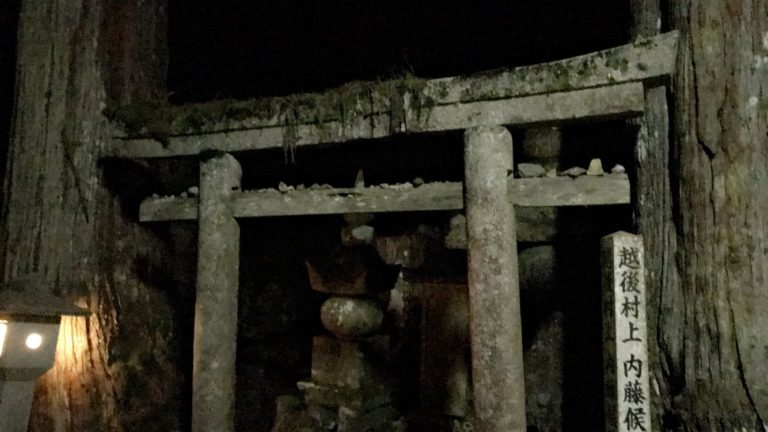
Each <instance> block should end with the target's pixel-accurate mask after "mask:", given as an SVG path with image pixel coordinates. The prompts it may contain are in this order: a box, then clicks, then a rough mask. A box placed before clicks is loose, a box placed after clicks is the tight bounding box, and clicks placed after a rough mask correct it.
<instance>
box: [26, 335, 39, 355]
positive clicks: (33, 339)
mask: <svg viewBox="0 0 768 432" xmlns="http://www.w3.org/2000/svg"><path fill="white" fill-rule="evenodd" d="M24 343H25V344H26V345H27V348H29V349H31V350H33V351H34V350H37V349H38V348H40V346H41V345H42V344H43V337H42V336H40V334H39V333H30V334H29V335H28V336H27V339H26V340H25V341H24Z"/></svg>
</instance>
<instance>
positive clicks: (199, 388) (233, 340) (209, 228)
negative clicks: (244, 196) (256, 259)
mask: <svg viewBox="0 0 768 432" xmlns="http://www.w3.org/2000/svg"><path fill="white" fill-rule="evenodd" d="M241 174H242V172H241V168H240V164H239V163H238V162H237V160H236V159H235V158H234V157H233V156H232V155H230V154H226V153H218V154H215V155H213V156H211V157H209V158H208V159H204V160H202V161H201V162H200V203H199V207H198V209H199V210H198V212H199V214H198V239H197V242H198V248H197V251H198V252H197V297H196V301H195V341H194V356H193V368H192V375H193V378H192V432H234V430H235V422H234V418H235V377H236V369H235V361H236V352H237V292H238V284H239V280H238V279H239V267H240V226H239V225H238V223H237V220H235V217H234V214H233V213H232V205H231V203H232V199H231V198H232V195H233V194H234V193H237V192H239V190H240V177H241Z"/></svg>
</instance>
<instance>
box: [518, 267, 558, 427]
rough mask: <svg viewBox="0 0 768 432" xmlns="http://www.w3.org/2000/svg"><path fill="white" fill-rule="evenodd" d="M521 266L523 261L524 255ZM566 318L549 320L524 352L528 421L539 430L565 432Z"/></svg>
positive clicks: (549, 318)
mask: <svg viewBox="0 0 768 432" xmlns="http://www.w3.org/2000/svg"><path fill="white" fill-rule="evenodd" d="M520 257H521V263H522V262H523V261H522V254H521V255H520ZM563 338H564V328H563V315H562V314H561V313H560V312H555V313H553V314H552V315H550V316H548V317H546V318H545V319H544V320H543V322H542V323H541V325H540V326H539V328H538V331H537V332H536V334H535V336H534V338H533V343H532V344H531V346H530V347H529V348H528V350H527V351H526V352H525V364H527V365H535V367H528V368H526V369H525V390H526V391H525V396H526V401H527V404H526V419H527V420H528V424H529V425H530V426H534V427H536V428H537V430H539V431H551V432H554V431H560V430H562V429H563V428H562V418H563V416H562V404H563V343H564V339H563Z"/></svg>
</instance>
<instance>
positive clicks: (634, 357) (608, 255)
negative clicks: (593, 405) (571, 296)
mask: <svg viewBox="0 0 768 432" xmlns="http://www.w3.org/2000/svg"><path fill="white" fill-rule="evenodd" d="M601 247H602V265H603V299H604V300H603V337H604V340H605V357H604V363H605V430H606V431H607V432H614V431H621V432H630V431H638V430H653V428H652V423H653V421H652V420H653V417H652V413H651V406H650V398H651V393H650V391H651V388H650V385H649V372H650V371H649V363H648V328H647V320H646V305H647V303H646V295H645V260H644V256H645V252H644V249H643V240H642V237H640V236H636V235H632V234H629V233H625V232H618V233H615V234H611V235H609V236H606V237H603V239H602V242H601Z"/></svg>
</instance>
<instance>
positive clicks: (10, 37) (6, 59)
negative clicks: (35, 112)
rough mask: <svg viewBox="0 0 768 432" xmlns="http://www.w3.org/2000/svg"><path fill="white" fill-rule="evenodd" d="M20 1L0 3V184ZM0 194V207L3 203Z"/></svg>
mask: <svg viewBox="0 0 768 432" xmlns="http://www.w3.org/2000/svg"><path fill="white" fill-rule="evenodd" d="M20 7H21V0H4V1H2V2H0V184H1V183H2V180H3V179H4V178H5V170H6V162H5V161H6V157H7V155H8V142H9V140H10V135H11V119H12V117H13V102H14V86H15V83H16V31H17V29H18V24H19V8H20ZM3 199H4V198H3V196H2V192H0V205H2V201H3Z"/></svg>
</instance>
